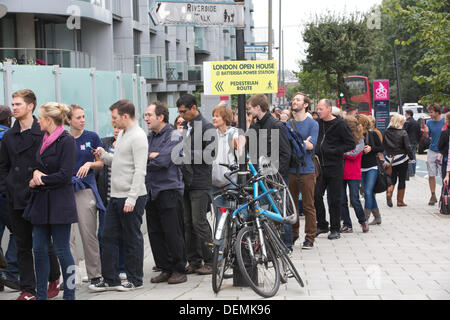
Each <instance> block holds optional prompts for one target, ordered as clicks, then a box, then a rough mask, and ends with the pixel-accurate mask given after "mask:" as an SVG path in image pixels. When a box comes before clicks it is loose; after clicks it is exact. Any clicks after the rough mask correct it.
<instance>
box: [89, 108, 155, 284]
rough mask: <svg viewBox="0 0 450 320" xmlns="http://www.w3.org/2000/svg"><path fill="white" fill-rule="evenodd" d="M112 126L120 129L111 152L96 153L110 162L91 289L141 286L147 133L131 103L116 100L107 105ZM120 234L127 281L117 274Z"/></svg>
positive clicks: (100, 151) (145, 198)
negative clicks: (96, 278) (96, 277)
mask: <svg viewBox="0 0 450 320" xmlns="http://www.w3.org/2000/svg"><path fill="white" fill-rule="evenodd" d="M109 109H110V110H111V118H112V124H113V126H116V127H118V128H119V129H121V131H120V133H119V135H118V137H117V142H116V147H115V151H114V155H111V154H109V153H107V152H105V150H104V149H103V148H101V147H99V148H97V150H96V154H97V155H98V156H100V159H101V160H102V161H103V162H104V163H105V164H106V165H108V166H111V198H110V201H109V203H108V208H107V210H106V215H105V225H104V229H103V234H102V238H101V246H102V276H103V281H101V282H99V283H97V284H95V285H90V286H89V289H90V290H91V291H94V292H101V291H106V290H118V291H129V290H134V289H140V288H142V287H143V282H142V278H143V273H144V272H143V268H144V238H143V235H142V232H141V225H142V216H143V214H144V209H145V204H146V201H147V189H146V187H145V175H146V171H147V170H146V167H147V157H148V143H147V135H146V134H145V132H144V130H142V128H141V127H139V124H138V122H137V121H136V119H135V114H134V113H135V111H134V110H135V108H134V105H133V104H132V103H131V102H130V101H128V100H120V101H118V102H116V103H115V104H113V105H112V106H111V107H110V108H109ZM122 235H123V242H124V247H125V270H126V273H127V279H128V282H127V283H124V284H121V281H120V278H119V270H118V261H119V239H120V237H121V236H122Z"/></svg>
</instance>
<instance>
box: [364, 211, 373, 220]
mask: <svg viewBox="0 0 450 320" xmlns="http://www.w3.org/2000/svg"><path fill="white" fill-rule="evenodd" d="M371 213H372V210H370V209H364V215H365V216H366V221H367V222H369V218H370V214H371Z"/></svg>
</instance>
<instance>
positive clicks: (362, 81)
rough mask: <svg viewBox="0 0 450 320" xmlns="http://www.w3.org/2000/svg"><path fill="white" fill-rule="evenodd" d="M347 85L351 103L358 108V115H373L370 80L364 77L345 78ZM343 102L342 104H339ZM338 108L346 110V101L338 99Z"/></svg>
mask: <svg viewBox="0 0 450 320" xmlns="http://www.w3.org/2000/svg"><path fill="white" fill-rule="evenodd" d="M345 84H346V85H347V87H348V88H349V90H350V94H351V95H352V96H351V101H352V102H353V103H354V104H355V105H356V106H357V107H358V113H364V114H372V96H371V94H370V86H369V78H367V77H364V76H348V77H345ZM339 100H341V101H342V104H341V103H339ZM336 106H337V107H338V108H341V109H343V110H345V106H346V103H345V99H344V98H338V99H336Z"/></svg>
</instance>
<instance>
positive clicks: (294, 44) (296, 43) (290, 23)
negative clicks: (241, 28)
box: [253, 0, 382, 71]
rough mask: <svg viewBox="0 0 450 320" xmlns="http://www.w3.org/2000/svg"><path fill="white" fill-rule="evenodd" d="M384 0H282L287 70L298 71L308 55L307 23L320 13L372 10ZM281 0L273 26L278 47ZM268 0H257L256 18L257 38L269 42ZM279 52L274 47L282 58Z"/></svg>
mask: <svg viewBox="0 0 450 320" xmlns="http://www.w3.org/2000/svg"><path fill="white" fill-rule="evenodd" d="M381 1H382V0H281V9H282V10H281V29H282V30H283V33H284V52H285V53H284V66H285V68H284V69H286V70H291V71H298V70H299V67H298V60H299V59H300V60H301V59H304V58H305V57H306V55H305V53H304V51H305V50H306V48H307V45H306V44H305V43H304V42H303V41H302V30H303V29H304V25H305V24H306V23H308V22H310V21H312V20H314V17H315V16H316V14H319V15H320V14H322V13H326V12H327V10H328V11H331V12H336V13H351V12H355V11H359V12H368V11H370V9H371V8H372V7H373V6H375V5H379V4H381ZM279 2H280V0H272V28H273V29H274V47H278V43H279V42H278V38H279V36H278V33H279V20H280V19H279V10H278V8H279ZM268 3H269V1H268V0H253V6H254V11H253V20H254V25H255V29H254V34H255V42H258V41H265V42H267V26H268V17H269V16H268ZM278 56H279V52H278V50H273V58H274V59H275V60H277V61H278ZM257 59H261V60H263V59H267V55H257Z"/></svg>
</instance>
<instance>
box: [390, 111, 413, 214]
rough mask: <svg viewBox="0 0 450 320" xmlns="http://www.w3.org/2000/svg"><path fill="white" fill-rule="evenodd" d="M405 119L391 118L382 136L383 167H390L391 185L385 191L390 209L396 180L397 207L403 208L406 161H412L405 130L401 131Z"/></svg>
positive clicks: (394, 116) (398, 115) (406, 170)
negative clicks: (384, 154)
mask: <svg viewBox="0 0 450 320" xmlns="http://www.w3.org/2000/svg"><path fill="white" fill-rule="evenodd" d="M404 123H405V118H404V117H403V116H402V115H401V114H395V115H393V116H392V118H391V121H390V123H389V126H388V127H387V129H386V130H385V131H384V134H383V147H384V150H385V153H386V156H385V162H384V164H385V166H390V165H391V166H392V175H391V183H392V185H390V186H389V187H388V189H387V190H386V202H387V205H388V206H389V207H392V194H393V192H394V187H395V184H396V182H397V178H398V188H397V206H398V207H404V206H406V203H405V202H403V199H404V197H405V190H406V183H405V181H406V175H407V174H408V161H409V160H412V159H414V157H413V153H412V150H411V145H410V143H409V137H408V133H407V132H406V130H404V129H403V124H404Z"/></svg>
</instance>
